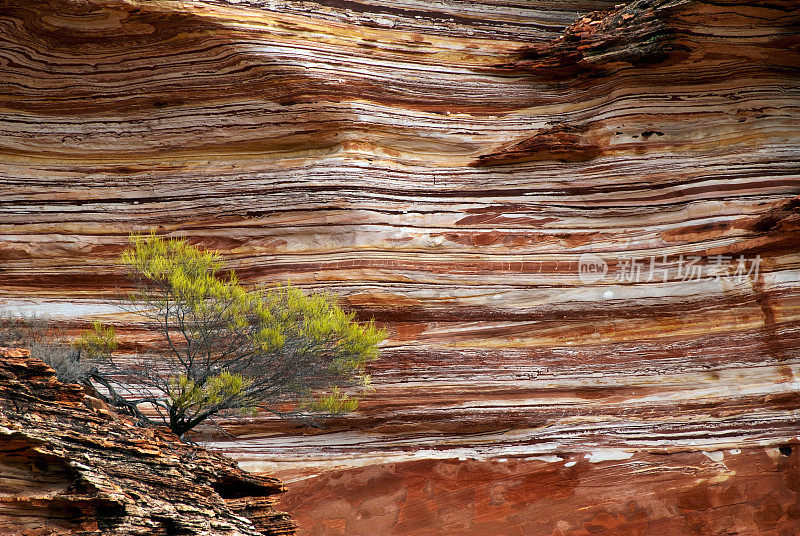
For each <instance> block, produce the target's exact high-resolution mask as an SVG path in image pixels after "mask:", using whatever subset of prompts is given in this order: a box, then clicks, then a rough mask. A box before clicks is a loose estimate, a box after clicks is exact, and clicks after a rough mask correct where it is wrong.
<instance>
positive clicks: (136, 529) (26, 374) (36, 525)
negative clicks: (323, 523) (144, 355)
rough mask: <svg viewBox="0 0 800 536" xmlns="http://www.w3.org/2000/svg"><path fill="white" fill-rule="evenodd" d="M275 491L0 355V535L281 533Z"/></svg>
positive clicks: (283, 522) (290, 528)
mask: <svg viewBox="0 0 800 536" xmlns="http://www.w3.org/2000/svg"><path fill="white" fill-rule="evenodd" d="M283 491H284V489H283V487H282V485H281V483H280V481H279V480H277V479H274V478H269V477H264V476H255V475H250V474H248V473H246V472H244V471H242V470H241V469H239V468H237V467H236V463H235V462H233V461H231V460H229V459H226V458H225V457H223V456H220V455H218V454H213V453H210V452H208V451H205V450H203V449H201V448H197V447H192V446H189V445H187V444H184V443H181V442H180V441H179V440H177V438H175V437H174V436H171V435H170V434H169V433H166V432H161V431H160V430H154V429H142V428H137V427H136V426H134V425H133V424H132V422H129V421H128V420H126V419H124V418H120V417H118V416H116V415H113V414H112V413H111V412H110V411H109V410H108V408H107V407H105V404H104V403H103V402H102V401H101V400H100V399H98V398H94V397H91V396H90V395H88V394H86V393H85V392H84V390H83V388H81V387H80V386H79V385H65V384H62V383H59V382H58V381H57V380H56V378H55V373H54V371H53V369H51V368H50V367H48V366H47V365H45V364H44V363H43V362H42V361H41V360H39V359H35V358H31V357H28V356H27V355H25V353H20V352H19V351H6V350H5V349H0V534H4V535H5V534H8V535H12V534H14V535H25V536H45V535H56V534H80V535H86V536H89V535H101V534H107V535H120V536H122V535H128V534H130V535H134V534H137V535H148V536H150V535H170V534H198V535H207V536H212V535H223V534H225V535H253V536H255V535H258V534H266V535H275V536H278V535H290V534H294V525H293V524H292V522H291V521H290V520H289V518H288V516H287V515H286V514H284V513H281V512H278V511H276V510H275V509H274V504H275V501H276V499H275V496H276V495H278V494H279V493H281V492H283Z"/></svg>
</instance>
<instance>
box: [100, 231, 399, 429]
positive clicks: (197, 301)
mask: <svg viewBox="0 0 800 536" xmlns="http://www.w3.org/2000/svg"><path fill="white" fill-rule="evenodd" d="M122 262H123V263H124V264H125V265H127V266H128V267H129V268H130V269H131V276H132V277H133V280H134V282H135V287H136V291H135V292H134V293H133V294H132V295H131V303H132V304H133V305H134V307H135V308H136V311H137V312H139V313H140V314H142V315H143V316H145V317H147V318H148V319H150V320H152V321H154V322H155V323H156V325H157V326H158V331H159V333H160V335H161V336H162V337H163V341H164V343H165V347H166V351H165V352H164V353H163V354H162V355H158V356H142V357H140V358H139V359H138V360H134V362H131V363H122V362H119V360H115V359H113V358H110V359H108V360H107V365H106V367H105V370H104V372H103V374H97V375H95V376H94V377H93V378H94V379H95V380H97V381H99V382H100V383H102V384H103V385H104V386H105V387H106V389H107V390H108V391H109V393H110V395H109V396H110V398H111V399H112V401H113V402H114V403H116V404H117V405H121V406H124V407H127V408H128V409H129V410H130V411H131V412H132V413H135V414H136V415H138V416H139V417H140V418H142V419H147V420H150V419H149V418H147V417H145V416H144V414H143V413H142V412H141V411H140V406H141V405H142V404H149V405H150V406H152V408H154V410H155V412H156V413H157V414H158V415H159V418H160V420H161V421H162V422H163V423H165V424H167V425H168V426H169V427H170V428H171V429H172V431H173V432H175V433H176V434H177V435H179V436H182V435H183V434H184V433H186V432H187V431H189V430H191V429H192V428H194V427H196V426H197V425H199V424H200V423H202V422H204V421H205V420H206V419H208V418H209V417H212V416H214V415H217V414H219V413H222V412H226V411H230V410H244V411H251V410H257V409H264V410H267V411H271V412H273V413H276V414H284V413H290V412H292V411H297V410H300V409H305V410H316V411H323V412H330V413H340V412H344V411H349V410H352V409H355V407H356V405H357V399H356V398H351V397H349V396H348V395H347V394H345V391H344V388H346V387H355V386H365V385H366V384H367V382H368V380H369V378H368V376H367V375H366V374H365V373H364V366H365V364H366V363H367V362H369V361H371V360H373V359H375V358H377V356H378V344H379V343H380V342H381V341H382V340H383V339H384V332H383V331H382V330H379V329H377V328H376V327H375V326H374V324H373V323H372V322H371V321H370V322H368V323H365V324H359V323H358V322H356V321H355V320H354V315H353V314H348V313H345V312H344V311H342V309H341V308H339V307H338V306H337V305H336V304H335V303H334V302H333V301H332V300H331V299H330V298H328V297H326V296H324V295H321V294H311V295H306V294H304V293H303V292H302V291H300V290H299V289H297V288H295V287H292V286H290V285H282V286H279V287H276V288H271V289H265V290H255V291H247V290H246V289H245V288H243V287H242V285H241V284H240V283H239V281H238V280H237V278H236V275H235V274H234V273H233V272H230V273H223V272H222V262H221V261H220V256H219V254H218V253H216V252H213V251H204V250H200V249H198V248H197V247H194V246H191V245H189V244H187V243H186V242H185V241H183V240H174V239H170V240H166V239H163V238H160V237H158V236H156V235H155V234H154V233H151V234H150V235H146V236H141V235H133V236H131V238H130V247H129V248H127V249H126V250H125V252H124V253H123V255H122ZM121 387H122V388H124V389H127V390H128V391H129V393H128V394H127V396H125V397H123V396H121V395H119V394H118V391H120V388H121ZM324 392H327V394H324ZM131 393H134V394H133V396H131ZM320 393H322V394H320Z"/></svg>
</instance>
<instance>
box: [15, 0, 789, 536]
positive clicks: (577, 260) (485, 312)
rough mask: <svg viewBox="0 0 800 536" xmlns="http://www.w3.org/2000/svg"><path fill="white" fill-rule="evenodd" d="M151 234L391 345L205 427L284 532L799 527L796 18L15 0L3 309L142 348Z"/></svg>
mask: <svg viewBox="0 0 800 536" xmlns="http://www.w3.org/2000/svg"><path fill="white" fill-rule="evenodd" d="M149 228H157V229H159V230H160V231H161V232H163V233H164V234H166V235H169V236H176V237H185V238H188V239H189V240H191V241H192V242H193V243H196V244H201V245H204V246H207V247H211V248H217V249H220V250H222V251H223V254H224V258H225V260H226V261H227V262H228V265H229V266H230V268H233V269H235V270H236V271H237V273H238V274H239V275H240V277H241V279H242V280H243V281H245V282H248V283H252V284H268V283H271V282H279V281H286V280H287V279H288V280H291V281H292V282H293V283H295V284H298V285H301V286H303V287H304V288H307V289H309V290H320V291H328V292H332V293H336V294H338V295H340V296H342V299H343V301H344V302H345V304H346V305H349V306H350V307H352V308H354V309H355V310H357V311H358V314H359V315H361V316H362V317H363V318H369V317H375V318H376V319H377V320H378V321H379V322H381V323H384V324H385V325H386V326H387V328H388V330H389V332H390V339H389V340H388V341H387V343H386V348H385V350H384V353H383V358H382V359H381V360H379V361H377V362H376V363H375V364H374V365H373V367H372V374H373V385H374V391H373V392H371V393H370V394H368V395H367V396H366V397H365V398H364V399H363V400H362V404H361V406H360V409H359V411H358V412H356V413H354V414H352V415H350V416H347V417H344V418H341V419H335V420H328V421H325V422H324V423H321V424H323V425H324V426H323V427H321V428H317V427H303V426H293V425H287V423H285V422H281V421H277V420H274V419H270V418H268V417H262V418H259V419H256V420H253V421H245V420H242V421H241V422H234V423H233V425H234V431H235V432H236V433H237V436H238V437H237V438H236V439H231V438H227V437H211V436H209V437H208V438H207V439H208V440H209V444H210V446H212V447H214V448H219V449H222V450H224V451H225V452H227V453H229V454H230V455H231V456H233V457H235V458H236V459H238V460H239V461H240V463H241V464H242V467H244V468H246V469H253V470H258V471H264V472H267V473H269V474H276V475H279V476H281V477H282V478H283V479H284V481H285V482H287V487H288V488H289V492H288V493H287V494H285V495H284V497H285V499H284V500H283V502H284V503H285V505H286V508H287V509H289V510H290V512H291V513H292V514H293V516H294V518H295V520H296V521H297V522H298V524H299V525H300V527H301V529H300V533H301V534H316V535H322V534H326V535H332V534H370V533H369V530H373V528H374V527H380V530H378V529H375V532H373V534H437V533H454V534H470V535H487V534H488V535H506V534H510V535H515V534H536V535H538V534H543V535H545V534H546V535H550V534H553V535H556V534H561V535H564V534H574V535H577V534H590V533H592V534H597V533H601V534H655V535H659V536H664V535H670V536H671V535H684V534H720V535H721V534H739V535H755V534H770V535H776V536H777V535H780V536H788V535H790V534H791V535H796V534H797V533H798V527H800V522H798V515H797V513H798V508H799V506H798V504H799V503H798V483H797V472H796V467H797V448H798V447H797V445H798V442H800V439H798V433H799V432H800V429H799V426H800V382H798V379H797V378H798V376H797V375H798V373H800V356H798V349H800V272H799V271H798V270H799V269H800V249H799V248H798V243H799V242H798V241H799V240H800V4H798V2H796V1H794V0H767V1H755V0H751V1H746V0H715V1H701V0H637V1H633V2H622V3H620V2H619V1H608V2H606V1H566V0H564V1H561V0H530V1H526V2H516V3H514V2H501V1H493V0H481V1H476V2H466V1H454V0H442V1H440V2H418V1H414V0H398V1H392V2H378V1H371V0H342V1H339V0H336V1H334V0H318V1H302V2H301V1H286V0H241V1H233V0H229V1H223V0H218V1H212V0H208V1H200V0H198V1H166V0H156V1H149V2H143V1H133V0H74V1H67V0H49V1H39V2H30V1H28V0H5V1H4V2H0V300H2V302H3V305H4V307H5V308H7V309H11V310H17V309H19V310H23V311H34V310H36V311H41V312H49V313H51V314H54V315H56V316H57V317H59V318H62V319H63V320H64V321H65V322H66V323H67V325H68V326H71V327H75V328H77V327H79V326H81V325H82V324H81V323H82V322H85V321H86V320H87V319H88V318H90V317H91V316H92V315H104V316H103V318H104V319H105V320H107V321H109V322H112V323H115V324H116V325H117V327H118V329H119V330H120V332H121V333H122V335H123V338H124V345H123V348H122V349H123V351H127V352H135V351H142V350H147V349H148V348H149V347H150V346H151V345H152V344H153V336H152V335H151V334H150V333H149V332H147V331H146V330H145V329H144V326H142V325H141V324H140V323H139V321H138V320H137V319H135V318H133V317H130V316H127V315H125V314H121V313H119V310H118V309H117V308H116V307H115V306H114V304H113V301H112V298H113V297H114V296H116V295H118V294H119V292H120V291H121V290H124V289H125V287H126V285H127V284H128V283H127V282H126V279H125V277H124V273H123V271H122V269H121V268H120V267H119V265H118V263H117V261H116V258H117V256H118V254H119V253H120V251H121V250H122V248H123V247H124V245H125V243H126V238H127V235H128V233H130V232H133V231H146V230H147V229H149ZM581 266H595V267H597V268H598V269H601V268H602V270H601V271H600V272H583V277H582V276H581V274H582V272H581V271H580V270H581ZM754 267H757V270H754ZM596 274H599V277H594V275H596ZM704 452H705V453H707V454H704ZM784 453H787V454H784ZM573 462H575V463H574V464H573ZM567 464H572V465H569V466H568V465H567ZM526 475H527V476H526ZM537 479H542V480H541V481H542V482H548V484H546V486H545V488H546V489H547V490H550V491H548V492H547V493H544V492H541V493H540V492H538V491H536V488H537V484H536V482H539V480H537ZM495 483H497V486H500V487H495ZM501 488H502V489H501ZM502 490H506V491H502ZM448 520H450V521H448ZM723 520H728V521H723ZM531 523H535V524H531Z"/></svg>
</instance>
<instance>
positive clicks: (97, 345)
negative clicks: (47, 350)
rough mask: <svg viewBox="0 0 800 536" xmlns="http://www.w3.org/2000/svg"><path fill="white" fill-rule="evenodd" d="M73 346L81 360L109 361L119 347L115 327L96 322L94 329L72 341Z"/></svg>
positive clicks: (93, 325)
mask: <svg viewBox="0 0 800 536" xmlns="http://www.w3.org/2000/svg"><path fill="white" fill-rule="evenodd" d="M72 346H73V347H74V348H75V349H76V350H77V351H78V355H79V356H80V357H81V358H83V359H86V360H88V361H97V360H99V359H108V358H109V356H110V355H111V353H112V352H113V351H114V350H116V349H117V347H118V346H119V342H118V341H117V333H116V331H115V330H114V327H113V326H106V327H104V326H103V325H102V324H101V323H100V322H99V321H95V322H94V323H93V324H92V329H88V330H86V331H84V332H83V333H81V334H80V335H79V336H78V337H77V338H76V339H75V340H74V341H72Z"/></svg>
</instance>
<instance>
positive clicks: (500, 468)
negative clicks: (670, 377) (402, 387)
mask: <svg viewBox="0 0 800 536" xmlns="http://www.w3.org/2000/svg"><path fill="white" fill-rule="evenodd" d="M712 457H713V458H715V459H711V458H712ZM798 459H799V458H798V446H797V445H794V447H793V448H792V447H789V446H785V447H783V449H781V450H779V449H778V448H766V449H747V450H745V451H741V452H737V451H734V453H731V452H730V451H726V452H724V453H723V452H721V451H720V452H718V453H714V454H708V455H704V454H701V453H699V452H694V453H688V452H687V453H675V454H672V455H669V456H654V455H644V454H638V455H635V456H632V457H630V458H629V459H626V460H622V461H605V462H593V461H590V460H587V459H586V457H582V456H580V455H569V454H566V455H565V456H564V459H563V460H561V461H558V462H549V463H548V462H545V461H541V460H523V459H512V460H502V461H497V460H492V461H483V462H479V461H475V460H467V461H459V460H421V461H411V462H404V463H392V464H387V465H375V466H370V467H364V468H359V469H352V470H345V471H337V472H331V473H328V474H326V475H325V476H323V477H321V478H317V479H310V480H301V481H298V482H295V483H294V484H292V485H291V486H289V493H288V494H287V495H286V496H285V497H284V498H283V500H282V504H283V506H284V507H286V508H287V509H289V510H291V511H292V512H293V515H294V516H295V517H296V518H297V519H298V521H299V522H300V525H301V526H302V527H303V534H309V535H322V534H324V535H331V536H332V535H337V536H338V535H341V536H345V535H346V536H372V535H375V534H381V535H386V536H394V535H398V536H399V535H403V536H409V535H419V536H422V535H431V534H443V535H444V534H447V535H453V536H454V535H459V536H467V535H475V534H484V535H487V536H500V535H502V536H525V535H530V534H536V535H554V536H555V535H558V536H590V535H592V534H605V535H619V536H623V535H624V536H631V535H637V536H643V535H661V536H666V535H691V534H720V535H721V534H775V535H778V534H781V535H790V534H791V535H794V534H797V531H798V529H800V495H799V494H798V491H800V465H799V464H798Z"/></svg>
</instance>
